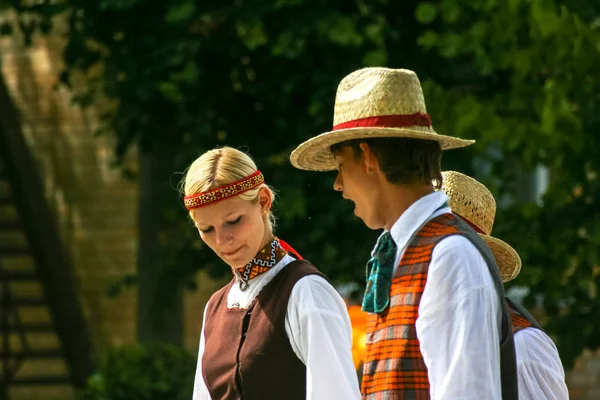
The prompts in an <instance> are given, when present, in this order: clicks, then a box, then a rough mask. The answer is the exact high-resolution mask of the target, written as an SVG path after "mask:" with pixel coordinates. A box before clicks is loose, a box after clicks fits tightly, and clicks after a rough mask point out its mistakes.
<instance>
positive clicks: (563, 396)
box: [515, 328, 569, 400]
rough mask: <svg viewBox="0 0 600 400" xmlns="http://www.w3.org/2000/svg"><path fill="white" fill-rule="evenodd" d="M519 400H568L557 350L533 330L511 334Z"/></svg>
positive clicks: (548, 339)
mask: <svg viewBox="0 0 600 400" xmlns="http://www.w3.org/2000/svg"><path fill="white" fill-rule="evenodd" d="M515 351H516V354H517V374H518V381H519V400H540V399H544V400H545V399H548V400H568V399H569V390H568V389H567V384H566V383H565V371H564V369H563V366H562V363H561V361H560V357H559V355H558V350H556V346H555V345H554V343H553V342H552V339H550V337H548V335H546V334H545V333H544V332H542V331H540V330H539V329H535V328H525V329H521V330H520V331H518V332H517V333H515Z"/></svg>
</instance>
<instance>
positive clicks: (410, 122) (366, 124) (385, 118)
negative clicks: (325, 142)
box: [333, 113, 431, 131]
mask: <svg viewBox="0 0 600 400" xmlns="http://www.w3.org/2000/svg"><path fill="white" fill-rule="evenodd" d="M409 126H427V127H430V126H431V118H429V114H421V113H416V114H404V115H379V116H376V117H366V118H359V119H354V120H352V121H346V122H342V123H341V124H337V125H335V126H334V127H333V130H334V131H339V130H340V129H348V128H406V127H409Z"/></svg>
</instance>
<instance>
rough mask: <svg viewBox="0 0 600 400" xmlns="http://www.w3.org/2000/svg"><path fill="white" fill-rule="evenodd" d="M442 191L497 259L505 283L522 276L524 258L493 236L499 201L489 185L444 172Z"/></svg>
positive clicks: (456, 173) (455, 210) (456, 211)
mask: <svg viewBox="0 0 600 400" xmlns="http://www.w3.org/2000/svg"><path fill="white" fill-rule="evenodd" d="M442 177H443V183H442V189H441V190H443V191H444V192H445V193H446V195H447V196H448V204H449V205H450V208H451V209H452V212H453V213H454V214H457V215H458V216H460V217H461V218H462V219H463V220H465V221H466V222H467V223H468V224H469V225H471V226H472V227H473V229H475V231H477V233H479V236H481V238H482V239H483V240H484V241H485V242H486V244H487V245H488V247H489V248H490V250H491V251H492V253H493V254H494V258H495V259H496V264H498V269H499V270H500V275H501V276H502V281H504V282H508V281H510V280H513V279H514V278H516V277H517V275H519V272H520V271H521V257H519V254H518V253H517V252H516V251H515V249H513V248H512V247H511V246H510V245H509V244H508V243H506V242H504V241H502V240H500V239H498V238H495V237H493V236H491V233H492V227H493V226H494V219H495V218H496V200H495V199H494V196H493V195H492V193H491V192H490V191H489V190H488V188H487V187H485V185H483V184H482V183H480V182H478V181H477V180H475V179H473V178H471V177H470V176H467V175H465V174H461V173H460V172H456V171H444V172H442Z"/></svg>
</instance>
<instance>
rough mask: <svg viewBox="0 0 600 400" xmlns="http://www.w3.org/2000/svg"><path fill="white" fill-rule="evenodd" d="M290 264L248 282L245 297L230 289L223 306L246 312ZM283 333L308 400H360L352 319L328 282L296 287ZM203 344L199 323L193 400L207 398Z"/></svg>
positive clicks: (312, 280) (315, 279) (307, 281)
mask: <svg viewBox="0 0 600 400" xmlns="http://www.w3.org/2000/svg"><path fill="white" fill-rule="evenodd" d="M292 261H294V259H293V258H292V257H290V256H289V255H286V256H285V257H284V258H283V259H282V260H281V261H280V262H279V263H278V264H277V265H276V266H275V267H273V268H271V270H269V271H267V272H265V273H264V274H262V275H260V276H258V277H256V278H254V279H252V280H251V281H250V286H249V287H248V289H246V291H245V292H242V291H241V290H240V289H239V286H238V285H233V286H232V288H231V290H230V291H229V293H228V295H227V307H229V308H237V307H239V308H248V307H249V306H250V305H251V304H252V301H253V300H254V299H255V298H256V296H257V295H258V294H259V292H260V291H261V290H262V289H263V288H264V287H265V285H266V284H267V283H269V282H270V281H271V279H273V277H274V276H275V275H277V273H278V272H279V271H280V270H281V269H282V268H285V266H286V265H288V264H289V263H290V262H292ZM207 306H208V304H207ZM205 311H206V309H205ZM205 315H206V312H205ZM285 331H286V333H287V336H288V338H289V340H290V345H291V346H292V350H293V351H294V353H295V354H296V356H297V357H298V359H300V360H301V361H302V362H303V363H304V365H306V399H307V400H338V399H339V400H354V399H360V390H359V386H358V377H357V374H356V370H355V369H354V364H353V362H352V327H351V325H350V318H349V317H348V311H347V308H346V304H345V303H344V300H343V299H342V298H341V296H340V295H339V294H338V293H337V291H336V290H335V289H334V288H333V286H331V284H329V282H327V281H326V280H325V279H323V278H322V277H320V276H317V275H308V276H305V277H303V278H301V279H300V280H298V282H296V284H295V285H294V288H293V289H292V292H291V294H290V299H289V302H288V308H287V313H286V316H285ZM205 345H206V344H205V339H204V320H203V327H202V333H201V335H200V348H199V351H198V365H197V367H196V379H195V382H194V396H193V400H209V399H210V398H211V397H210V394H209V392H208V389H207V387H206V383H205V382H204V378H203V377H202V355H203V354H204V348H205ZM215 400H217V399H215ZM218 400H220V399H218Z"/></svg>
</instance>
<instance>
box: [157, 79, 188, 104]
mask: <svg viewBox="0 0 600 400" xmlns="http://www.w3.org/2000/svg"><path fill="white" fill-rule="evenodd" d="M158 91H159V92H160V93H161V94H162V95H163V96H164V97H165V98H166V99H167V100H169V101H171V102H173V103H176V104H179V103H181V102H182V101H183V94H182V93H181V90H180V89H179V87H178V86H177V85H175V84H173V83H171V82H161V83H159V85H158Z"/></svg>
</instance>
